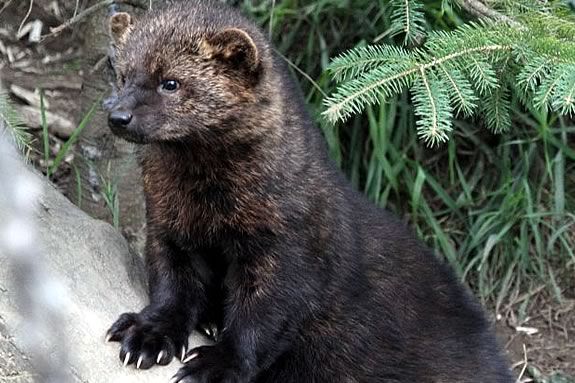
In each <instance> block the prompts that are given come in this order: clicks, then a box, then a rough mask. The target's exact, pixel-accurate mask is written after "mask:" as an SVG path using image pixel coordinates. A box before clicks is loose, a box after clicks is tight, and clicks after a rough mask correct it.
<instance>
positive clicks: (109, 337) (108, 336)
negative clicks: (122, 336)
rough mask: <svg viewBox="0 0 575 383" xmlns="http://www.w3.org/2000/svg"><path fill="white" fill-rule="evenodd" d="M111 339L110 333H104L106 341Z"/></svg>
mask: <svg viewBox="0 0 575 383" xmlns="http://www.w3.org/2000/svg"><path fill="white" fill-rule="evenodd" d="M111 339H112V334H110V333H108V334H107V335H106V342H109V341H110V340H111Z"/></svg>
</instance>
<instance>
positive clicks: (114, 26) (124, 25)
mask: <svg viewBox="0 0 575 383" xmlns="http://www.w3.org/2000/svg"><path fill="white" fill-rule="evenodd" d="M132 26H133V20H132V17H131V16H130V14H128V13H126V12H118V13H115V14H114V15H113V16H112V17H111V18H110V34H111V35H112V38H113V39H114V42H115V43H116V44H121V43H122V42H123V41H124V40H125V39H126V37H127V36H128V34H129V33H130V31H131V30H132Z"/></svg>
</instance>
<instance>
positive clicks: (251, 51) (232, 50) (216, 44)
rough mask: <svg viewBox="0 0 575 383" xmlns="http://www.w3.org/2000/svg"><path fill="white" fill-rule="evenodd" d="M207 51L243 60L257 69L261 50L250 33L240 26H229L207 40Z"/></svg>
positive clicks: (230, 58) (205, 47)
mask: <svg viewBox="0 0 575 383" xmlns="http://www.w3.org/2000/svg"><path fill="white" fill-rule="evenodd" d="M203 48H204V50H205V53H206V54H207V55H208V56H210V57H214V58H221V59H223V60H226V61H229V60H234V59H236V60H242V61H243V62H244V64H245V65H246V66H247V67H248V68H249V70H256V69H257V66H258V64H259V52H258V48H257V46H256V44H255V43H254V40H253V39H252V38H251V37H250V35H249V34H248V33H247V32H246V31H243V30H241V29H238V28H228V29H225V30H223V31H221V32H218V33H217V34H216V35H215V36H213V37H211V38H208V39H206V40H205V42H204V44H203Z"/></svg>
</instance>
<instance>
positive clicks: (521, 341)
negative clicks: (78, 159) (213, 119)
mask: <svg viewBox="0 0 575 383" xmlns="http://www.w3.org/2000/svg"><path fill="white" fill-rule="evenodd" d="M23 3H24V4H23ZM25 3H27V2H23V1H21V0H17V1H11V0H0V19H1V20H2V23H1V24H0V80H1V83H2V86H3V88H4V90H8V92H9V97H10V99H11V100H12V102H13V103H14V105H15V106H16V110H17V111H19V110H21V108H22V107H24V106H28V107H31V108H36V110H38V111H39V110H40V107H39V105H38V102H39V98H38V93H37V90H38V89H39V88H43V89H44V92H45V101H46V104H47V106H48V107H47V110H48V111H49V112H50V113H52V114H54V115H55V116H58V117H60V118H62V119H63V120H66V121H69V122H70V123H71V124H72V125H73V126H74V127H76V126H77V125H78V123H79V121H80V119H81V118H82V115H81V114H82V113H84V112H85V111H82V110H80V107H79V105H78V103H77V100H78V97H80V95H81V94H82V90H83V89H84V88H85V87H86V86H87V84H85V83H84V82H83V78H84V75H85V73H84V72H82V71H81V70H79V69H78V68H79V65H78V60H79V58H80V57H81V55H82V46H81V34H79V32H78V30H73V29H70V30H66V31H64V32H63V33H61V34H59V35H58V36H50V37H47V38H45V39H44V40H43V41H42V42H34V41H30V36H29V35H23V36H18V37H17V35H18V29H19V27H20V24H22V20H23V17H24V14H25V13H26V10H27V4H25ZM54 3H56V4H57V3H58V2H57V1H53V2H51V3H50V2H48V1H45V2H43V3H42V2H40V4H41V5H36V6H34V7H33V9H32V12H31V13H30V15H29V16H28V18H27V21H26V22H25V23H23V24H22V25H24V26H26V25H27V23H30V22H34V21H35V20H41V21H42V22H43V27H42V34H43V35H46V34H49V32H50V27H56V26H58V25H60V24H61V23H62V22H64V21H65V20H64V18H63V17H62V16H61V15H58V14H55V12H56V13H57V12H58V11H57V10H56V11H55V10H54V6H53V5H51V4H54ZM42 4H44V5H42ZM60 12H62V11H61V10H60ZM104 65H105V63H104ZM94 69H95V70H97V69H98V68H94ZM14 85H16V86H18V87H21V88H24V89H25V90H27V91H29V92H30V93H31V94H34V92H36V98H34V97H29V99H25V98H22V96H21V95H17V94H16V93H18V92H15V91H14V90H11V89H14V88H13V86H14ZM11 87H12V88H11ZM36 118H38V116H36ZM26 124H27V125H30V128H31V130H30V131H31V133H32V134H33V137H34V140H33V148H34V149H33V150H32V152H31V153H30V159H31V162H32V163H33V164H34V165H35V166H36V167H37V168H38V169H39V170H41V171H43V172H45V169H46V166H47V163H46V162H45V160H44V152H43V136H42V131H41V129H40V128H39V127H40V125H39V123H38V121H36V123H31V122H30V121H28V122H27V123H26ZM32 125H33V126H32ZM70 134H72V132H71V131H68V132H66V131H65V130H63V129H58V128H54V127H51V128H50V134H49V143H50V160H49V163H50V161H53V160H54V158H55V156H56V153H58V151H59V150H60V148H61V147H62V146H63V145H64V144H65V142H66V140H67V139H69V137H70ZM79 155H85V154H83V153H77V152H76V151H73V150H72V151H70V152H69V153H67V155H66V157H65V158H64V161H63V163H62V165H61V166H60V167H59V168H58V170H57V171H56V173H55V174H54V175H53V176H52V177H51V178H52V181H53V182H54V183H55V184H57V185H58V186H59V187H60V189H61V190H62V191H66V190H70V187H69V186H70V185H69V183H71V182H76V179H77V177H76V176H75V175H74V173H73V166H72V163H73V159H74V157H75V156H79ZM124 229H125V230H126V231H127V232H129V231H130V228H124ZM528 298H529V299H526V298H525V296H518V297H515V298H514V300H513V302H512V303H511V304H509V305H507V306H504V307H502V308H500V310H499V312H500V314H499V315H498V318H497V321H496V327H497V333H498V336H499V337H500V342H501V343H502V344H504V345H505V349H506V350H507V352H508V355H509V358H510V360H511V362H512V363H513V368H514V372H515V374H516V376H517V377H518V382H546V383H568V382H571V383H575V287H571V288H570V290H568V291H566V292H564V294H563V301H562V302H559V301H558V300H557V299H556V298H554V297H546V296H545V295H544V294H535V295H534V296H528ZM520 313H523V314H520Z"/></svg>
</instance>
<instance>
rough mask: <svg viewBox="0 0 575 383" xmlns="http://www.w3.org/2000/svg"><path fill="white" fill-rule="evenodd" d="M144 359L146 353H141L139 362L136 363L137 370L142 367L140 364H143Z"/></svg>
mask: <svg viewBox="0 0 575 383" xmlns="http://www.w3.org/2000/svg"><path fill="white" fill-rule="evenodd" d="M143 360H144V355H140V357H139V358H138V362H137V363H136V370H139V369H140V366H141V365H142V362H143Z"/></svg>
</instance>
